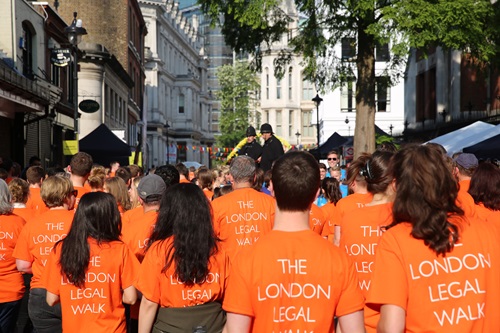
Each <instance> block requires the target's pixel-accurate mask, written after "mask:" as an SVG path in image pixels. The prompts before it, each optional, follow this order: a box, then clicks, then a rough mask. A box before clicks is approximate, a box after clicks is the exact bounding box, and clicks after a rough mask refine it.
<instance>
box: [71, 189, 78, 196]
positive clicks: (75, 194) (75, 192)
mask: <svg viewBox="0 0 500 333" xmlns="http://www.w3.org/2000/svg"><path fill="white" fill-rule="evenodd" d="M70 193H71V194H73V195H74V196H75V197H77V196H78V190H73V191H71V192H70Z"/></svg>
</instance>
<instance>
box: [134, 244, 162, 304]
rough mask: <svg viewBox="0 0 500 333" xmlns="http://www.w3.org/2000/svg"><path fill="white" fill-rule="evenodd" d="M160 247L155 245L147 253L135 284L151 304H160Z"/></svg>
mask: <svg viewBox="0 0 500 333" xmlns="http://www.w3.org/2000/svg"><path fill="white" fill-rule="evenodd" d="M158 253H161V251H158V245H157V244H153V245H152V246H151V248H149V250H148V251H147V252H146V256H145V257H144V260H143V261H142V263H141V266H140V269H139V274H138V278H137V281H136V282H135V287H136V288H137V289H138V290H140V291H141V293H142V295H143V296H144V297H146V298H147V299H148V300H150V301H151V302H154V303H157V304H160V301H161V295H160V279H159V277H160V274H161V267H158V260H159V258H158V257H157V255H158Z"/></svg>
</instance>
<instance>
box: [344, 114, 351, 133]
mask: <svg viewBox="0 0 500 333" xmlns="http://www.w3.org/2000/svg"><path fill="white" fill-rule="evenodd" d="M344 122H345V124H346V125H348V126H347V136H351V126H349V118H348V117H347V116H345V120H344Z"/></svg>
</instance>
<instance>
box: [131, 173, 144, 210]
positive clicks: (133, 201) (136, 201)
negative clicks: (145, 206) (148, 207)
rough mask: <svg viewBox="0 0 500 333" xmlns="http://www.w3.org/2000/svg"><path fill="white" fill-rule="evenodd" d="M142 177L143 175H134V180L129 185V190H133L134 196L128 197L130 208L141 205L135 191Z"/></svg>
mask: <svg viewBox="0 0 500 333" xmlns="http://www.w3.org/2000/svg"><path fill="white" fill-rule="evenodd" d="M142 178H143V176H137V177H135V178H134V180H133V181H132V184H131V185H130V190H131V191H135V198H133V199H132V197H131V198H130V209H134V208H137V207H139V206H141V202H140V201H139V194H138V193H137V186H139V182H140V181H141V179H142Z"/></svg>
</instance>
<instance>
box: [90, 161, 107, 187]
mask: <svg viewBox="0 0 500 333" xmlns="http://www.w3.org/2000/svg"><path fill="white" fill-rule="evenodd" d="M104 179H106V169H105V168H104V167H103V166H101V165H97V166H94V167H93V168H92V170H90V176H89V178H88V179H87V181H88V182H89V185H90V187H91V188H92V190H93V191H95V190H102V187H103V186H104Z"/></svg>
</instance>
